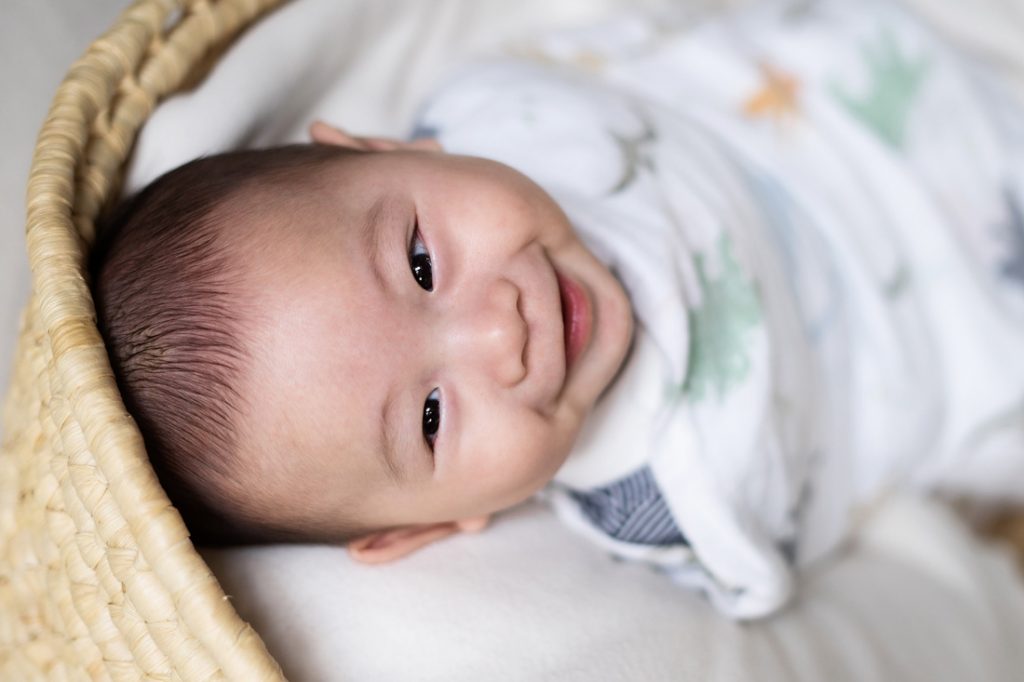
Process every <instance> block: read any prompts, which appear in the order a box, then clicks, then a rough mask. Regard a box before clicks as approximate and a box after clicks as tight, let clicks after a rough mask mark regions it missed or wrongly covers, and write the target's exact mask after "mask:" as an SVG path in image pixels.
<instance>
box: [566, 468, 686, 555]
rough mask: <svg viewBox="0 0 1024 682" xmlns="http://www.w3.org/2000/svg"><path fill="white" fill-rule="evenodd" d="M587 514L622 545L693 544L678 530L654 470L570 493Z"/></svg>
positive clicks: (644, 469)
mask: <svg viewBox="0 0 1024 682" xmlns="http://www.w3.org/2000/svg"><path fill="white" fill-rule="evenodd" d="M570 495H572V497H573V499H575V500H576V501H577V502H579V504H580V509H581V510H582V512H583V514H584V515H585V516H586V517H587V518H588V519H590V521H591V523H593V524H594V525H595V526H597V527H598V528H600V529H601V530H602V531H604V532H605V533H607V534H608V535H610V536H611V537H613V538H615V539H616V540H621V541H622V542H634V543H637V544H641V545H659V546H661V545H679V544H683V545H686V544H689V543H687V542H686V538H685V537H683V534H682V533H681V532H679V529H678V528H676V524H675V521H674V520H673V519H672V512H670V511H669V508H668V506H667V505H666V504H665V500H664V499H663V498H662V496H661V491H660V490H658V484H657V483H656V482H655V481H654V474H652V473H651V470H650V468H648V467H644V468H643V469H641V470H640V471H638V472H636V473H635V474H631V475H630V476H627V477H625V478H622V479H619V480H618V481H616V482H614V483H612V484H610V485H607V486H605V487H603V488H597V489H595V490H591V491H588V492H578V491H572V492H570Z"/></svg>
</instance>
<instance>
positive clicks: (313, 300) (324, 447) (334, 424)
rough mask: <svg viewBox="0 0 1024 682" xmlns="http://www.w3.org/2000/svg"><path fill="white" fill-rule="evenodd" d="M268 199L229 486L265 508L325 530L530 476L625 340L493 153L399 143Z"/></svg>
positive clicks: (613, 309) (623, 307) (626, 314)
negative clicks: (238, 445)
mask: <svg viewBox="0 0 1024 682" xmlns="http://www.w3.org/2000/svg"><path fill="white" fill-rule="evenodd" d="M283 204H284V205H282V204H280V203H279V204H275V205H274V206H275V207H274V208H270V209H268V210H261V211H260V212H259V213H258V216H257V223H258V225H257V229H262V228H266V229H268V230H270V231H271V234H272V236H271V237H270V238H269V239H268V240H266V241H267V243H273V244H274V247H273V248H271V249H264V250H262V251H259V252H258V253H257V254H256V257H255V259H254V260H253V262H254V263H256V264H257V267H255V268H253V269H252V270H253V271H252V273H251V284H252V285H253V291H254V292H255V293H254V295H255V298H256V303H257V305H256V310H257V313H256V318H255V324H254V326H255V331H254V338H253V339H252V346H253V347H254V348H255V349H257V350H256V352H257V359H256V363H255V367H254V369H253V371H252V373H251V375H250V376H249V377H248V380H247V385H246V386H244V387H243V395H248V396H252V397H251V398H249V399H248V400H249V402H250V403H251V409H250V410H249V411H248V413H247V414H246V415H245V421H244V423H243V425H242V429H241V432H242V433H243V434H245V435H244V437H243V443H242V447H243V451H246V452H253V453H255V454H254V464H253V467H252V471H251V472H249V474H243V475H242V478H241V479H240V484H242V485H244V486H251V487H250V488H249V490H250V492H251V495H252V497H253V498H254V499H255V501H256V503H257V504H258V505H260V508H261V510H262V511H263V513H266V514H272V515H274V516H275V517H276V518H278V519H280V520H287V521H288V522H289V523H315V524H318V525H320V526H321V527H323V528H324V529H325V532H328V533H329V532H330V529H331V528H332V523H333V522H335V520H337V519H340V518H353V517H355V518H357V519H358V520H359V521H360V522H361V523H363V524H368V525H372V526H378V525H379V526H392V525H396V526H399V525H407V524H421V523H432V522H439V521H451V520H457V519H462V518H467V517H473V516H479V515H483V514H488V513H491V512H494V511H497V510H500V509H503V508H507V507H510V506H512V505H514V504H516V503H518V502H521V501H523V500H524V499H526V498H527V497H529V496H530V495H531V494H533V493H534V492H536V491H537V490H539V489H540V488H541V487H543V485H544V484H545V483H546V482H547V481H548V480H550V478H551V477H552V476H553V475H554V473H555V472H556V471H557V470H558V468H559V467H560V466H561V465H562V463H563V462H564V460H565V458H566V457H567V455H568V454H569V452H570V449H571V447H572V444H573V441H574V440H575V438H576V436H577V434H578V432H579V430H580V427H581V424H582V422H583V420H584V417H585V416H586V415H587V413H588V411H590V409H591V408H592V407H593V405H594V403H595V401H596V400H597V398H598V396H599V395H600V394H601V392H602V391H603V390H604V389H605V388H606V387H607V386H608V384H609V383H610V381H611V380H612V378H613V376H614V375H615V373H616V371H617V370H618V368H619V366H620V365H621V363H622V362H623V358H624V356H625V353H626V350H627V347H628V345H629V341H630V336H631V333H632V316H631V313H630V308H629V304H628V301H627V298H626V295H625V293H624V292H623V290H622V288H621V286H620V285H619V284H618V282H617V281H616V280H615V279H614V277H613V276H612V275H611V274H610V272H609V271H608V270H607V269H606V268H605V267H604V266H603V265H602V264H601V263H600V262H599V261H597V260H596V259H595V258H594V256H593V255H592V254H591V253H590V252H589V251H588V250H587V249H586V248H585V247H584V245H583V244H582V242H581V241H580V240H579V239H578V237H577V236H576V234H575V233H574V232H573V230H572V229H571V227H570V225H569V223H568V221H567V219H566V217H565V215H564V214H563V213H562V211H561V210H560V209H559V208H558V206H557V205H556V204H555V203H554V201H553V200H552V199H551V198H550V197H549V196H548V195H547V194H546V193H545V192H544V191H543V190H542V189H541V188H540V187H538V186H537V185H535V184H534V183H533V182H531V181H530V180H528V179H527V178H526V177H524V176H523V175H521V174H520V173H518V172H516V171H514V170H512V169H511V168H509V167H507V166H504V165H501V164H498V163H496V162H493V161H489V160H484V159H479V158H474V157H466V156H455V155H449V154H445V153H443V152H430V151H411V150H407V149H399V150H395V151H388V152H375V153H358V154H351V155H346V156H345V157H342V158H340V159H339V160H338V161H337V162H332V164H331V165H330V166H329V167H327V168H325V169H323V170H319V171H317V173H316V175H315V177H312V178H311V179H310V180H309V181H308V182H304V183H303V184H302V186H301V187H300V188H299V189H298V190H296V191H295V192H294V193H293V194H291V195H290V196H289V197H287V198H286V200H285V201H284V202H283ZM567 328H568V329H569V330H570V331H569V333H567V332H566V329H567ZM247 475H252V476H254V477H253V478H251V479H249V478H246V476H247Z"/></svg>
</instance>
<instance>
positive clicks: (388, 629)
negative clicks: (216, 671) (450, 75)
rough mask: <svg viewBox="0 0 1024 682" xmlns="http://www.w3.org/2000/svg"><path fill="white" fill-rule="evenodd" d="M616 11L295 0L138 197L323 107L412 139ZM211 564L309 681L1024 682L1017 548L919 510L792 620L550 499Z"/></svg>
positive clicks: (137, 170) (222, 78) (178, 126)
mask: <svg viewBox="0 0 1024 682" xmlns="http://www.w3.org/2000/svg"><path fill="white" fill-rule="evenodd" d="M625 1H626V0H620V2H621V3H625ZM931 1H932V2H943V1H945V0H931ZM994 1H995V2H998V0H994ZM620 2H616V1H615V0H605V1H603V2H587V1H584V0H574V1H571V2H569V1H565V0H562V1H561V2H559V3H553V2H549V1H547V0H526V1H523V2H517V3H507V2H503V1H501V0H445V1H438V2H431V3H425V2H414V1H412V0H389V1H381V0H377V1H375V2H355V1H348V2H338V1H336V0H301V2H298V3H296V4H294V5H293V6H291V7H288V8H286V9H285V10H283V11H282V12H281V13H279V14H278V15H276V16H274V17H272V18H271V19H270V20H268V21H266V22H265V23H264V24H263V25H261V26H259V27H257V28H256V29H255V30H254V31H252V32H251V33H250V34H248V35H247V36H246V38H245V39H244V40H243V41H242V43H241V44H240V45H238V46H237V47H236V48H235V49H234V50H233V51H232V52H231V53H230V54H229V55H227V57H226V59H225V60H224V62H223V63H222V64H221V65H220V67H219V68H218V70H217V71H216V72H215V73H214V74H213V75H212V77H211V78H210V79H209V80H208V81H207V82H206V84H205V85H204V86H203V87H202V88H201V89H199V90H198V91H197V92H195V93H193V94H192V95H190V96H185V97H179V98H176V99H175V100H173V101H171V102H169V103H167V104H166V105H164V106H163V107H162V108H161V109H160V110H158V112H157V113H156V114H155V116H154V117H153V119H152V120H151V122H150V124H149V125H148V126H147V128H146V130H145V131H144V134H143V136H142V139H141V142H140V144H139V147H138V153H137V158H138V162H137V163H136V164H135V165H134V167H133V169H132V174H131V181H130V186H131V187H138V186H140V185H141V184H143V183H144V182H146V181H147V180H149V179H150V178H152V177H153V176H155V175H156V174H158V173H159V172H162V171H163V170H166V169H168V168H170V167H173V166H175V165H177V164H178V163H180V162H183V161H185V160H187V159H189V158H192V157H193V156H195V155H197V154H200V153H208V152H212V151H216V150H220V149H226V148H229V147H232V146H236V145H250V144H264V143H272V142H281V141H293V140H301V139H304V129H305V126H306V125H307V124H308V123H309V121H310V120H312V119H313V118H314V117H316V116H322V117H325V118H328V119H329V120H331V121H333V122H336V123H339V124H342V125H345V126H348V127H350V128H351V129H353V130H354V131H356V132H358V133H364V134H398V135H400V134H403V133H404V132H405V131H406V129H407V126H408V124H409V121H410V119H411V116H412V113H413V111H414V109H415V105H416V103H417V102H418V100H419V98H420V96H421V95H422V94H423V93H424V92H426V91H427V90H429V88H430V85H431V82H432V81H433V79H434V78H435V77H436V76H438V75H439V74H440V73H441V72H443V71H444V69H445V68H447V67H448V66H449V65H451V64H453V63H455V62H457V61H458V59H459V58H461V57H462V56H464V55H465V54H467V53H468V52H471V51H473V50H477V49H483V48H485V47H486V46H487V45H489V44H494V42H495V41H497V40H502V39H506V38H508V37H511V36H515V35H516V34H517V33H518V32H520V31H525V30H527V29H529V28H532V27H536V26H540V25H543V26H550V25H553V24H558V23H565V22H568V21H572V20H574V19H577V18H584V17H589V16H595V15H598V14H600V13H602V12H603V11H604V10H607V9H608V8H611V7H613V6H615V5H617V4H620ZM652 2H655V0H652ZM915 2H918V3H921V2H925V0H915ZM206 557H207V559H208V560H209V562H210V564H211V566H212V567H213V569H214V570H215V572H216V573H217V575H218V577H219V578H220V579H221V580H222V582H223V584H224V586H225V588H226V590H227V591H228V593H229V594H231V595H232V597H233V600H234V603H235V605H236V606H237V607H238V608H239V610H240V611H241V613H242V614H243V616H245V617H246V618H248V619H249V620H251V621H252V622H253V624H254V625H255V626H256V628H257V629H258V630H259V631H260V632H261V633H262V634H263V636H264V637H265V639H266V640H267V643H268V645H269V647H270V649H271V651H272V652H273V653H274V654H275V655H276V656H277V657H278V659H279V660H280V661H281V663H282V665H283V666H284V668H285V670H286V672H287V673H288V674H289V675H290V676H291V677H292V678H293V679H295V680H328V679H357V680H399V679H416V680H481V679H486V680H523V679H530V680H534V679H559V680H574V679H579V680H584V679H586V680H595V679H597V680H618V679H623V680H626V679H628V680H666V679H672V680H737V679H757V680H769V681H770V680H814V681H817V680H822V679H829V680H843V679H848V680H857V681H870V680H922V681H923V680H928V681H930V682H932V681H935V680H964V679H979V680H1006V681H1007V682H1009V681H1010V680H1016V679H1019V677H1020V673H1019V671H1021V670H1024V646H1021V644H1022V643H1024V636H1022V635H1021V634H1020V633H1022V632H1024V588H1022V583H1021V580H1020V579H1019V576H1017V575H1016V574H1015V573H1014V571H1013V569H1012V567H1011V565H1010V562H1009V560H1008V558H1007V557H1006V556H1005V555H1002V554H1001V553H1000V552H998V551H995V550H992V549H990V548H986V547H985V546H983V545H982V543H980V542H979V541H977V540H975V539H974V538H972V537H970V536H969V534H968V533H967V532H966V530H965V529H964V528H963V526H962V525H961V524H960V523H959V522H958V521H957V520H956V519H955V518H953V517H952V515H951V514H950V513H949V512H948V511H946V510H945V509H944V508H941V507H939V506H937V505H935V504H933V503H928V502H921V501H914V500H910V499H896V500H893V501H892V502H891V503H889V504H888V505H887V506H885V507H883V508H881V509H880V510H879V511H878V513H877V515H876V516H875V517H873V518H872V519H870V520H869V522H868V523H867V524H866V525H865V526H864V528H863V529H862V531H861V532H860V534H859V535H858V539H857V542H856V543H855V546H854V548H853V550H852V551H851V552H850V553H849V554H848V555H846V556H844V557H841V558H839V559H838V560H837V561H836V562H834V563H833V564H832V565H830V566H829V567H828V568H826V569H824V570H823V571H821V572H820V573H818V574H816V575H812V576H809V577H808V579H807V581H806V584H804V585H803V586H802V587H801V593H800V597H799V598H798V600H797V603H796V604H795V606H794V608H792V609H790V610H788V611H786V612H784V613H783V614H782V616H781V617H779V618H777V619H774V620H771V621H769V622H767V623H759V624H753V625H739V624H736V623H733V622H729V621H727V620H725V619H723V618H721V617H720V616H718V615H716V614H714V612H713V611H712V610H711V609H710V608H709V607H708V606H707V605H706V604H705V603H704V602H702V601H701V600H700V599H699V598H697V597H695V596H693V595H690V594H688V593H686V592H683V591H680V590H679V589H678V588H676V587H674V586H672V585H671V584H670V583H668V582H667V581H665V580H664V579H663V578H661V577H659V576H657V575H655V574H652V573H649V572H647V571H646V569H644V568H642V567H640V566H637V565H627V564H622V563H616V562H613V561H611V560H609V559H607V558H605V557H604V556H603V555H602V554H601V553H600V552H599V551H598V550H596V549H595V548H594V547H592V546H591V545H589V544H587V543H586V542H585V541H583V540H581V539H580V538H578V537H576V536H574V535H572V534H571V533H570V532H569V531H567V530H566V529H565V528H563V527H562V526H561V524H560V523H559V522H558V521H557V520H555V519H554V517H553V516H552V514H551V513H550V512H549V511H548V510H546V509H544V508H542V507H540V506H537V505H528V506H525V507H522V508H520V509H517V510H514V511H512V512H510V513H508V514H506V515H503V516H501V517H499V519H498V522H497V523H495V525H494V526H493V527H492V528H491V529H489V530H488V531H487V532H485V533H484V534H482V535H479V536H467V537H462V538H457V539H454V540H451V541H448V542H445V543H442V544H440V545H437V546H435V547H431V548H429V549H427V550H425V551H423V552H422V553H419V554H417V555H415V556H413V557H412V558H410V559H408V560H406V561H403V562H401V563H398V564H395V565H389V566H383V567H366V566H362V565H357V564H354V563H352V562H351V561H350V560H349V559H348V557H347V555H346V554H345V552H344V550H342V549H340V548H335V547H275V548H263V549H243V550H233V551H219V552H212V551H210V552H207V553H206Z"/></svg>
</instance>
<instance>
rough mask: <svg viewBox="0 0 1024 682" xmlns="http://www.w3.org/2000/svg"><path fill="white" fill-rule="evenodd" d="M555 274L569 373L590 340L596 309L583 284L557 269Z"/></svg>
mask: <svg viewBox="0 0 1024 682" xmlns="http://www.w3.org/2000/svg"><path fill="white" fill-rule="evenodd" d="M555 274H556V276H557V277H558V293H559V297H560V299H561V305H562V324H563V335H564V342H565V364H566V373H568V372H569V371H570V370H571V368H572V366H573V364H574V363H575V361H576V359H577V358H578V357H579V356H580V353H582V352H583V349H584V348H586V346H587V344H588V343H589V342H590V335H591V332H592V331H593V321H594V311H593V304H592V303H591V301H590V297H589V296H588V295H587V291H586V290H585V289H584V288H583V286H581V285H580V284H579V283H578V282H577V281H576V280H574V279H573V278H572V277H570V276H568V275H563V274H562V273H561V272H557V271H556V272H555Z"/></svg>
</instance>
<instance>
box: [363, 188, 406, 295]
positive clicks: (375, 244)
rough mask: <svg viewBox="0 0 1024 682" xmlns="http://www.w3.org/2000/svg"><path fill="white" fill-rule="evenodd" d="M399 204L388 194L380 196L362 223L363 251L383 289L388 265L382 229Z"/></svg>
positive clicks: (385, 284) (385, 283)
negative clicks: (384, 251) (383, 247)
mask: <svg viewBox="0 0 1024 682" xmlns="http://www.w3.org/2000/svg"><path fill="white" fill-rule="evenodd" d="M396 205H397V202H396V201H395V200H394V199H393V198H392V197H391V196H389V195H387V194H381V195H380V196H378V197H377V198H376V199H375V200H374V202H373V203H372V204H370V208H369V209H368V210H367V211H366V215H365V216H364V217H363V223H362V226H361V227H362V230H361V231H362V234H361V237H362V244H363V249H364V251H365V253H366V258H367V260H368V261H369V262H370V264H371V266H372V267H371V271H372V272H373V276H374V278H375V279H376V280H377V283H378V284H380V285H381V287H386V286H387V281H386V280H385V279H384V275H383V272H384V268H385V267H386V264H387V259H386V258H385V257H384V253H383V249H382V248H381V246H382V244H381V242H382V239H381V235H382V234H383V233H384V231H385V230H383V229H382V227H383V226H384V225H386V224H387V221H388V220H389V219H391V216H392V215H393V214H394V212H395V209H396Z"/></svg>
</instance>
